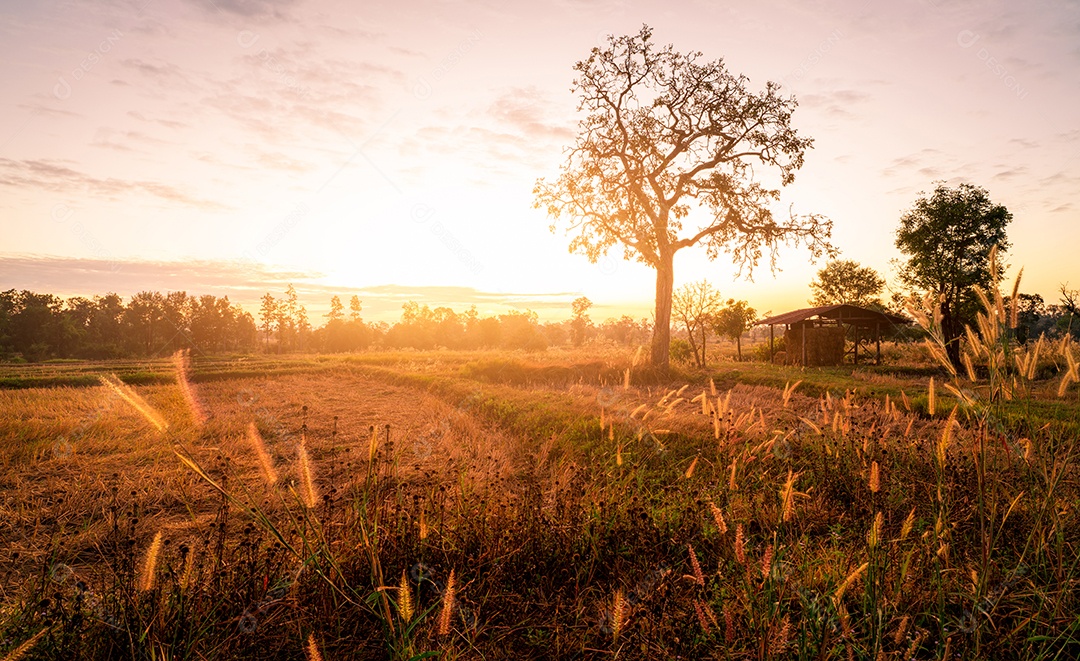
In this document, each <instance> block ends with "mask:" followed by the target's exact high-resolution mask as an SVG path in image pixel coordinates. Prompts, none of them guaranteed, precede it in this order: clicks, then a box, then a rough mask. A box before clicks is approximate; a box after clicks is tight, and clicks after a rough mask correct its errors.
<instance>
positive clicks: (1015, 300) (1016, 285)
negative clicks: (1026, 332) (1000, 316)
mask: <svg viewBox="0 0 1080 661" xmlns="http://www.w3.org/2000/svg"><path fill="white" fill-rule="evenodd" d="M1023 277H1024V267H1020V272H1019V273H1017V274H1016V280H1013V288H1012V295H1010V296H1009V328H1012V329H1015V328H1016V327H1017V326H1019V325H1020V278H1023Z"/></svg>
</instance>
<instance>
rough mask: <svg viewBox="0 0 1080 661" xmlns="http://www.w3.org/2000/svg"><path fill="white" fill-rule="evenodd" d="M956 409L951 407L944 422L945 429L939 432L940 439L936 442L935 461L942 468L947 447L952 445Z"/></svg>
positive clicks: (946, 454)
mask: <svg viewBox="0 0 1080 661" xmlns="http://www.w3.org/2000/svg"><path fill="white" fill-rule="evenodd" d="M957 408H958V407H957V406H954V407H953V410H952V413H950V414H949V418H948V420H946V421H945V428H944V429H942V430H941V438H940V440H938V444H937V460H938V465H940V466H942V467H944V466H945V459H946V458H947V456H948V450H949V445H951V444H952V433H953V426H954V425H956V424H957V422H956V409H957Z"/></svg>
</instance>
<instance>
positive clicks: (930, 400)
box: [926, 377, 937, 417]
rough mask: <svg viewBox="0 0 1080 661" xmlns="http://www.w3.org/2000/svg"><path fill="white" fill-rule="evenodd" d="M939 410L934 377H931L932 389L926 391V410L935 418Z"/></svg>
mask: <svg viewBox="0 0 1080 661" xmlns="http://www.w3.org/2000/svg"><path fill="white" fill-rule="evenodd" d="M936 409H937V393H936V392H935V390H934V377H930V388H929V389H928V390H927V391H926V410H927V412H928V413H930V417H934V413H935V412H936Z"/></svg>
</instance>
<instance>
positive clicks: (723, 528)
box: [708, 498, 727, 535]
mask: <svg viewBox="0 0 1080 661" xmlns="http://www.w3.org/2000/svg"><path fill="white" fill-rule="evenodd" d="M708 502H709V509H710V510H711V511H712V517H713V521H715V522H716V527H717V528H718V529H719V530H720V534H721V535H724V534H727V521H724V513H723V512H722V511H721V510H720V508H719V507H717V506H716V503H714V502H713V501H712V499H711V498H710V499H709V501H708Z"/></svg>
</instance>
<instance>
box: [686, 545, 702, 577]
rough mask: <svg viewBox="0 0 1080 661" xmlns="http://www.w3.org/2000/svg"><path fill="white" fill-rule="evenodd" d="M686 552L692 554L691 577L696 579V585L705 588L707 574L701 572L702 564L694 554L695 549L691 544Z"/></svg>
mask: <svg viewBox="0 0 1080 661" xmlns="http://www.w3.org/2000/svg"><path fill="white" fill-rule="evenodd" d="M686 550H687V551H689V553H690V571H692V572H693V573H692V574H691V577H692V578H693V579H694V582H695V583H697V584H698V585H700V586H702V587H704V585H705V574H704V573H702V571H701V563H700V562H698V558H697V553H694V547H693V546H691V545H690V544H687V545H686Z"/></svg>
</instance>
